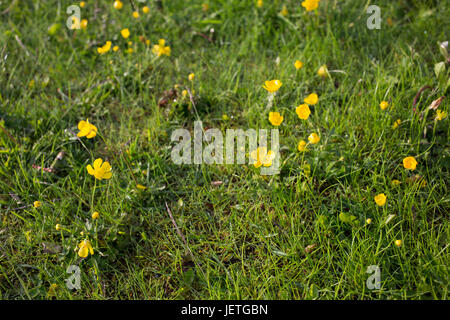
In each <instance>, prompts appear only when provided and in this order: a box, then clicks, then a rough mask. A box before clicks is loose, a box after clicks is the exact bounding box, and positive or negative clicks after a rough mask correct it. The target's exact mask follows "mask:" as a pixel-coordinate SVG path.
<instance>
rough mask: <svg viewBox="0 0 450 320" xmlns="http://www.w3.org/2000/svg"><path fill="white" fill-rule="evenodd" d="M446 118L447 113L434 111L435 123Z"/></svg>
mask: <svg viewBox="0 0 450 320" xmlns="http://www.w3.org/2000/svg"><path fill="white" fill-rule="evenodd" d="M445 118H447V111H441V110H439V109H437V110H436V118H435V119H436V121H441V120H444V119H445Z"/></svg>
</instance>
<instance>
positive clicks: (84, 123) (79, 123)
mask: <svg viewBox="0 0 450 320" xmlns="http://www.w3.org/2000/svg"><path fill="white" fill-rule="evenodd" d="M87 126H88V123H87V122H86V121H84V120H81V121H80V122H78V130H83V129H84V128H86V127H87Z"/></svg>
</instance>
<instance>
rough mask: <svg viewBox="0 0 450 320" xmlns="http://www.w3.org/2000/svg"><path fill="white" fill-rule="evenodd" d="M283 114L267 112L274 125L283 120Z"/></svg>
mask: <svg viewBox="0 0 450 320" xmlns="http://www.w3.org/2000/svg"><path fill="white" fill-rule="evenodd" d="M283 119H284V118H283V116H282V115H280V113H279V112H269V121H270V123H271V124H272V125H274V126H279V125H280V124H281V123H282V122H283Z"/></svg>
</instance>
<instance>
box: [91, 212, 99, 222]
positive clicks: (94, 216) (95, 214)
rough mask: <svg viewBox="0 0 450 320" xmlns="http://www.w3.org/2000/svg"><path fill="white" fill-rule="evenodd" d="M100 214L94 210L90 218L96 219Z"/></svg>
mask: <svg viewBox="0 0 450 320" xmlns="http://www.w3.org/2000/svg"><path fill="white" fill-rule="evenodd" d="M99 216H100V213H98V212H97V211H94V212H93V213H92V219H94V220H95V219H98V217H99Z"/></svg>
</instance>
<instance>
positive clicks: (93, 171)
mask: <svg viewBox="0 0 450 320" xmlns="http://www.w3.org/2000/svg"><path fill="white" fill-rule="evenodd" d="M86 169H87V171H88V173H89V174H90V175H91V176H94V177H95V178H96V179H98V180H102V179H111V176H112V173H111V165H110V164H109V162H107V161H105V162H103V160H102V159H100V158H99V159H96V160H95V161H94V168H92V166H91V165H90V164H88V165H87V167H86Z"/></svg>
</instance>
